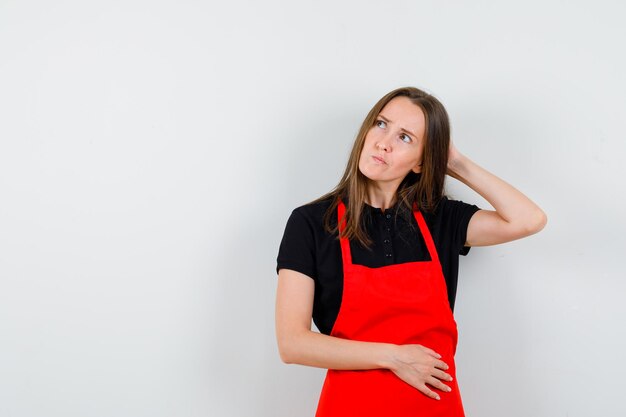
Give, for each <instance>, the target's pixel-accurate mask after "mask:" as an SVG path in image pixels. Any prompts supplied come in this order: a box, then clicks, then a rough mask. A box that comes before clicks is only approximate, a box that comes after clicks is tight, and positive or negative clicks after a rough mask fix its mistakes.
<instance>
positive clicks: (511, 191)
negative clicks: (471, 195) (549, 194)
mask: <svg viewBox="0 0 626 417" xmlns="http://www.w3.org/2000/svg"><path fill="white" fill-rule="evenodd" d="M448 174H449V175H450V176H452V177H454V178H456V179H458V180H459V181H461V182H463V183H464V184H465V185H467V186H468V187H470V188H471V189H473V190H474V191H476V192H477V193H478V194H480V195H481V196H482V197H483V198H484V199H485V200H487V201H488V202H489V204H491V205H492V206H493V208H494V209H495V210H496V212H497V213H498V215H499V216H500V217H501V218H502V219H503V220H504V221H506V222H507V223H509V224H510V225H511V226H512V227H514V228H516V229H519V230H525V231H526V232H527V234H531V233H535V232H537V231H539V230H541V229H542V228H543V226H544V225H545V223H546V215H545V213H544V212H543V211H542V210H541V208H539V206H537V205H536V204H535V203H534V202H533V201H531V200H530V199H529V198H528V197H526V196H525V195H524V194H523V193H522V192H520V191H519V190H517V189H516V188H515V187H513V186H512V185H510V184H508V183H507V182H505V181H504V180H502V179H500V178H498V177H497V176H495V175H494V174H492V173H490V172H489V171H487V170H486V169H484V168H482V167H481V166H479V165H478V164H476V163H475V162H474V161H472V160H471V159H469V158H468V157H466V156H465V155H463V154H461V153H460V152H458V151H456V150H455V152H454V155H452V154H451V155H450V159H449V162H448Z"/></svg>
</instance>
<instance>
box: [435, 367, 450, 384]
mask: <svg viewBox="0 0 626 417" xmlns="http://www.w3.org/2000/svg"><path fill="white" fill-rule="evenodd" d="M432 375H433V376H434V377H435V378H438V379H441V380H442V381H452V376H451V375H450V374H447V373H445V372H443V371H440V370H439V369H435V370H434V371H433V372H432Z"/></svg>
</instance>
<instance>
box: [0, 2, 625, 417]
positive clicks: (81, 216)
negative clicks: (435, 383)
mask: <svg viewBox="0 0 626 417" xmlns="http://www.w3.org/2000/svg"><path fill="white" fill-rule="evenodd" d="M625 12H626V7H625V6H624V3H623V2H619V1H599V2H598V1H595V2H591V1H588V2H582V1H562V2H554V1H545V0H542V1H524V2H511V1H509V2H496V1H493V2H486V1H472V2H462V1H458V2H454V1H428V2H426V1H421V2H419V1H387V2H380V1H363V0H360V1H343V2H342V1H306V2H302V1H284V2H278V1H252V0H250V1H231V2H211V1H180V0H179V1H137V0H125V1H99V2H84V1H61V0H59V1H54V2H48V1H4V0H3V1H1V2H0V415H1V416H3V417H30V416H37V417H40V416H46V417H57V416H58V417H72V416H77V417H78V416H80V417H84V416H90V417H91V416H93V417H100V416H116V417H121V416H129V417H143V416H146V417H148V416H149V417H159V416H168V417H169V416H171V417H187V416H189V417H191V416H193V417H196V416H220V417H221V416H267V417H270V416H272V417H282V416H284V417H291V416H312V415H313V412H314V409H315V406H316V403H317V398H318V395H319V389H320V387H321V384H322V379H323V376H324V371H323V370H320V369H314V368H306V367H303V366H298V365H285V364H283V363H281V362H280V360H279V356H278V352H277V348H276V342H275V339H274V321H273V320H274V317H273V314H274V312H273V307H274V295H275V285H276V271H275V267H276V255H277V252H278V246H279V243H280V239H281V238H282V233H283V230H284V227H285V224H286V221H287V218H288V216H289V214H290V213H291V210H293V209H294V208H295V207H297V206H300V205H302V204H305V203H306V202H308V201H310V200H312V199H314V198H316V197H318V196H319V195H321V194H323V193H325V192H326V191H328V190H330V189H331V188H332V187H333V186H334V185H336V183H337V182H338V180H339V178H340V175H341V173H342V172H343V169H344V166H345V163H346V161H347V157H348V152H349V150H350V147H351V144H352V141H353V140H354V137H355V135H356V133H357V130H358V127H359V126H360V124H361V122H362V120H363V119H364V117H365V115H366V114H367V112H368V111H369V109H370V108H371V106H373V105H374V103H375V102H376V101H377V100H378V99H379V98H380V97H382V96H383V95H384V94H385V93H387V92H388V91H390V90H392V89H394V88H397V87H400V86H405V85H412V86H416V87H419V88H422V89H425V90H426V91H428V92H431V93H432V94H434V95H435V96H437V97H438V98H439V99H440V100H441V101H442V102H443V103H444V105H445V106H446V108H447V109H448V112H449V114H450V117H451V121H452V129H453V139H454V141H455V143H456V145H457V147H458V148H459V149H460V150H461V151H462V152H463V153H465V154H466V155H468V156H469V157H470V158H471V159H473V160H474V161H476V162H477V163H479V164H480V165H482V166H483V167H485V168H486V169H488V170H490V171H492V172H494V173H495V174H497V175H498V176H500V177H501V178H503V179H505V180H506V181H508V182H510V183H511V184H513V185H515V186H516V187H517V188H519V189H520V190H522V191H523V192H525V193H526V194H527V195H528V196H529V197H531V198H532V199H533V200H535V201H536V202H537V203H538V204H539V205H540V206H541V207H542V208H543V209H544V210H545V211H546V213H547V214H548V218H549V221H548V225H547V227H546V228H545V229H544V231H543V232H541V233H540V234H538V235H535V236H532V237H530V238H528V239H523V240H520V241H516V242H512V243H509V244H505V245H501V246H496V247H487V248H474V249H472V250H471V252H470V254H469V255H468V256H467V257H466V258H462V260H461V271H460V277H459V282H460V284H459V290H458V296H457V304H456V308H455V314H456V318H457V322H458V325H459V337H460V341H459V346H458V351H457V363H458V367H459V371H458V378H459V383H460V386H461V390H462V395H463V400H464V404H465V408H466V413H467V415H468V416H483V417H491V416H493V417H496V416H507V417H517V416H519V417H522V416H524V417H527V416H534V417H544V416H545V417H556V416H563V417H586V416H594V417H595V416H598V417H605V416H606V417H608V416H624V415H626V405H625V403H624V401H623V394H622V393H623V388H624V382H623V376H624V373H625V372H626V364H625V361H624V351H625V350H626V335H625V331H624V320H625V319H626V306H625V303H624V296H625V294H626V281H625V279H624V275H625V274H624V271H623V259H624V249H626V238H625V232H626V230H625V229H626V222H625V220H624V215H623V213H624V193H623V191H622V187H623V186H622V184H621V183H622V180H623V178H624V176H625V175H626V168H625V164H624V157H625V156H626V152H625V151H626V145H625V143H624V130H623V126H624V125H623V115H624V111H625V110H626V105H625V103H626V100H625V96H626V81H625V78H624V74H625V73H626V57H625V53H624V39H626V29H625V26H624V23H623V22H624V15H625ZM448 192H449V194H450V195H451V196H452V197H453V198H457V199H462V200H463V201H466V202H470V203H475V204H477V205H479V206H481V207H483V208H488V204H487V203H486V202H484V200H482V199H481V198H480V197H479V196H478V195H476V194H475V193H474V192H473V191H471V190H470V189H468V188H467V187H465V186H464V185H462V184H461V183H459V182H456V181H455V180H453V179H450V180H449V182H448Z"/></svg>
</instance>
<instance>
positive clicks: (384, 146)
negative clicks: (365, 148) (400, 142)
mask: <svg viewBox="0 0 626 417" xmlns="http://www.w3.org/2000/svg"><path fill="white" fill-rule="evenodd" d="M376 147H377V148H378V149H380V150H384V151H385V152H387V151H388V150H389V148H390V144H389V136H385V137H383V138H381V139H380V140H379V141H378V143H377V144H376Z"/></svg>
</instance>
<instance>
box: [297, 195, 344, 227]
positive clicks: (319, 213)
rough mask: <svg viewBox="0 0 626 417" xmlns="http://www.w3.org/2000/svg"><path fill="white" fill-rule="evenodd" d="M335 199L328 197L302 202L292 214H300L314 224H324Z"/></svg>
mask: <svg viewBox="0 0 626 417" xmlns="http://www.w3.org/2000/svg"><path fill="white" fill-rule="evenodd" d="M333 201H334V198H333V197H326V198H320V199H316V200H313V201H311V202H308V203H305V204H302V205H300V206H298V207H296V208H295V209H293V211H292V216H298V217H300V218H302V219H303V220H306V221H307V223H309V224H311V225H312V226H316V227H319V226H321V225H322V222H323V219H324V215H325V214H326V212H327V211H328V209H329V208H330V206H331V205H332V203H333Z"/></svg>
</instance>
